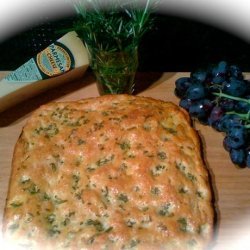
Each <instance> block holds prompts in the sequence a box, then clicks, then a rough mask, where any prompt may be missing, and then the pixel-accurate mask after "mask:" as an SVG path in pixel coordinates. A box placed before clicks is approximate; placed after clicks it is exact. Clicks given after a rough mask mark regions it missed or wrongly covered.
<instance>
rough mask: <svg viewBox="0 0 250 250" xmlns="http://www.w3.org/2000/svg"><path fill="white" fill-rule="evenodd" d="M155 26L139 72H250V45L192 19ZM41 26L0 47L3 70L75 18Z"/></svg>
mask: <svg viewBox="0 0 250 250" xmlns="http://www.w3.org/2000/svg"><path fill="white" fill-rule="evenodd" d="M154 17H155V24H154V27H153V29H152V30H151V31H150V32H148V33H147V34H146V35H145V36H144V37H143V40H142V42H141V44H140V48H139V62H140V64H139V71H192V70H194V69H196V68H199V67H204V66H206V65H207V64H210V63H216V62H218V61H221V60H226V61H228V62H229V63H232V64H237V65H239V66H240V67H241V69H242V70H243V71H250V43H248V42H246V41H244V40H243V39H241V38H240V37H237V36H235V35H234V34H233V33H227V32H226V31H223V30H221V29H219V28H217V27H213V26H210V25H207V24H204V23H201V22H198V21H195V20H192V19H187V18H183V17H178V16H172V15H167V14H155V15H154ZM40 20H41V22H40V24H39V25H38V26H35V27H32V28H29V29H27V30H24V31H22V32H21V33H19V34H15V35H14V36H12V37H10V38H9V39H8V40H5V41H3V42H2V43H0V70H14V69H16V68H17V67H18V66H20V65H21V64H23V63H24V62H26V61H27V60H28V59H30V58H31V57H32V56H34V55H36V54H37V53H38V52H39V51H41V50H42V49H44V48H46V47H47V46H48V45H49V44H51V43H52V42H54V41H55V40H57V39H58V38H59V37H61V36H62V35H63V34H62V33H59V32H58V31H59V30H61V29H63V28H67V27H72V24H73V22H74V20H75V17H74V16H72V15H70V16H65V17H63V18H60V19H53V20H52V19H49V18H47V17H40Z"/></svg>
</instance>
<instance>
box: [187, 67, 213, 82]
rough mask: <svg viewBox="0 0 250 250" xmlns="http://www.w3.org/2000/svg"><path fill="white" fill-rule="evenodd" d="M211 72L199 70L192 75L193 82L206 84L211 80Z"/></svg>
mask: <svg viewBox="0 0 250 250" xmlns="http://www.w3.org/2000/svg"><path fill="white" fill-rule="evenodd" d="M209 77H210V75H209V72H208V71H206V70H197V71H194V72H192V73H191V78H192V80H193V82H200V83H205V82H207V81H208V80H209Z"/></svg>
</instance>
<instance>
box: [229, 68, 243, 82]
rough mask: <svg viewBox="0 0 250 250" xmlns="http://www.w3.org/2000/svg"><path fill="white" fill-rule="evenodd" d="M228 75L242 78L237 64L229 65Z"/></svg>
mask: <svg viewBox="0 0 250 250" xmlns="http://www.w3.org/2000/svg"><path fill="white" fill-rule="evenodd" d="M229 72H230V76H231V77H234V78H235V79H238V80H243V74H242V71H241V69H240V68H239V66H237V65H231V66H230V67H229Z"/></svg>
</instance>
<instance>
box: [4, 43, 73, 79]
mask: <svg viewBox="0 0 250 250" xmlns="http://www.w3.org/2000/svg"><path fill="white" fill-rule="evenodd" d="M74 65H75V61H74V57H73V55H72V53H71V52H70V50H69V49H68V48H67V47H66V46H64V45H63V44H61V43H59V42H56V43H53V44H51V45H50V46H48V47H47V48H46V49H44V50H43V51H41V52H40V53H38V54H37V56H36V57H34V58H31V59H30V60H29V61H27V62H26V63H25V64H23V65H22V66H20V67H19V68H18V69H16V70H15V71H14V72H12V73H10V74H9V75H8V76H7V77H5V78H4V79H5V80H7V81H9V82H13V81H14V82H23V81H25V82H26V81H38V80H42V79H47V78H50V77H53V76H57V75H60V74H62V73H65V72H67V71H69V70H71V69H73V68H74Z"/></svg>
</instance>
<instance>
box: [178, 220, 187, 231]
mask: <svg viewBox="0 0 250 250" xmlns="http://www.w3.org/2000/svg"><path fill="white" fill-rule="evenodd" d="M177 222H178V223H179V229H180V230H181V231H182V232H187V227H188V223H187V219H186V218H184V217H182V218H180V219H178V220H177Z"/></svg>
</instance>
